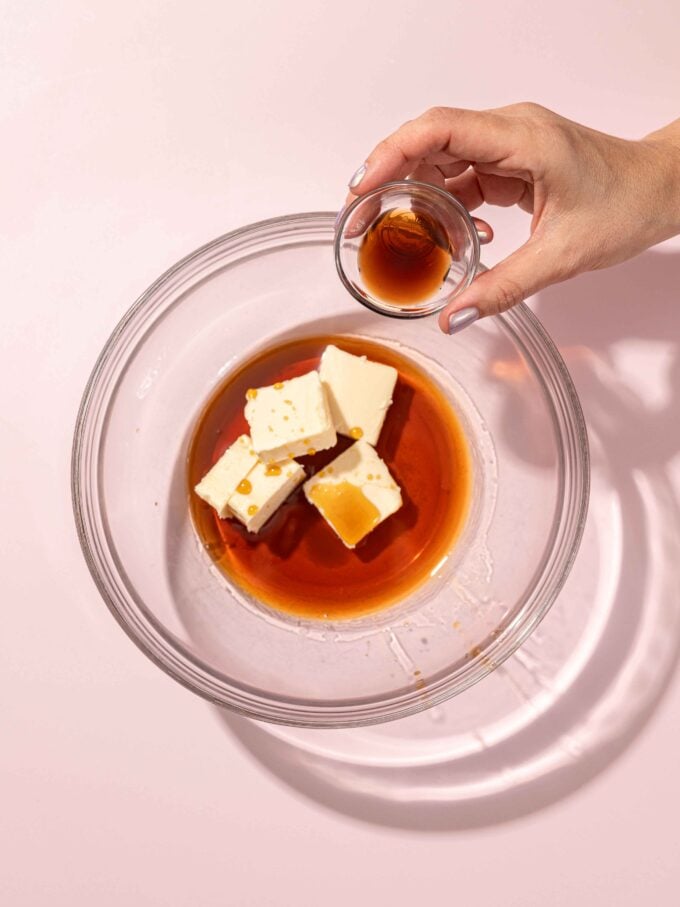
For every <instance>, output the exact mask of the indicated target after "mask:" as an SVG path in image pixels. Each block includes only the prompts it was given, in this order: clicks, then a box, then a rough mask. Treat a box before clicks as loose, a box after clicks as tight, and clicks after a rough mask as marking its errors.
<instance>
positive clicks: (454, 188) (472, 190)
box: [445, 169, 484, 211]
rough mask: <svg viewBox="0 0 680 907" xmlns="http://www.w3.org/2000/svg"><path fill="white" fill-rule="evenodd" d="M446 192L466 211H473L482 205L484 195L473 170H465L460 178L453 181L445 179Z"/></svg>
mask: <svg viewBox="0 0 680 907" xmlns="http://www.w3.org/2000/svg"><path fill="white" fill-rule="evenodd" d="M445 188H446V191H447V192H450V193H451V195H453V196H455V198H457V199H458V201H459V202H460V203H461V205H464V206H465V207H466V208H467V209H468V211H474V210H475V208H479V206H480V205H483V204H484V193H483V192H482V187H481V186H480V185H479V180H478V179H477V174H476V173H475V171H474V170H472V169H470V170H466V171H465V173H462V174H461V175H460V176H457V177H455V178H454V179H447V181H446V186H445Z"/></svg>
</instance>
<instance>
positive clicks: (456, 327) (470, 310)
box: [449, 306, 480, 334]
mask: <svg viewBox="0 0 680 907" xmlns="http://www.w3.org/2000/svg"><path fill="white" fill-rule="evenodd" d="M479 314H480V313H479V309H477V308H475V307H474V306H468V307H467V308H466V309H459V310H458V311H457V312H454V313H453V315H452V316H451V317H450V318H449V334H458V333H460V331H462V330H464V329H465V328H467V327H469V326H470V325H471V324H474V323H475V321H477V319H478V318H479Z"/></svg>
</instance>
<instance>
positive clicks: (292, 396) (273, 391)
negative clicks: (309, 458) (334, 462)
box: [245, 372, 337, 463]
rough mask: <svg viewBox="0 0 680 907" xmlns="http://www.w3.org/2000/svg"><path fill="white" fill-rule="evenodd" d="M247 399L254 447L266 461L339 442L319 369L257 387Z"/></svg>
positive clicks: (303, 454)
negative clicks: (287, 379) (267, 385)
mask: <svg viewBox="0 0 680 907" xmlns="http://www.w3.org/2000/svg"><path fill="white" fill-rule="evenodd" d="M246 398H247V401H248V402H247V403H246V408H245V416H246V419H247V420H248V425H249V426H250V434H251V437H252V439H253V447H254V448H255V450H256V451H257V453H258V455H259V457H260V458H261V459H262V460H264V461H265V463H276V462H278V461H279V460H284V459H286V457H288V458H291V459H292V458H293V457H303V456H305V455H307V454H310V455H311V454H314V453H316V451H318V450H326V449H327V448H329V447H333V446H334V445H335V444H336V443H337V436H336V434H335V429H334V428H333V420H332V419H331V414H330V410H329V408H328V401H327V400H326V393H325V391H324V389H323V385H322V384H321V380H320V378H319V373H318V372H307V374H306V375H300V377H299V378H291V379H290V380H289V381H280V382H279V383H278V384H273V385H270V386H269V387H258V388H254V389H252V390H249V391H248V393H247V394H246Z"/></svg>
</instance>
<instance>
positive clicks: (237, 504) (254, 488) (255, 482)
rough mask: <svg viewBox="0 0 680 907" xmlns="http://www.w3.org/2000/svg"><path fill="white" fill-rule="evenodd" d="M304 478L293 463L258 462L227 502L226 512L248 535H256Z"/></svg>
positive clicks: (303, 472)
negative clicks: (234, 518)
mask: <svg viewBox="0 0 680 907" xmlns="http://www.w3.org/2000/svg"><path fill="white" fill-rule="evenodd" d="M304 477H305V471H304V469H303V468H302V466H300V464H299V463H296V462H295V461H294V460H285V461H283V462H282V463H270V464H266V463H263V462H262V461H261V460H258V461H257V463H256V464H255V466H254V467H253V468H252V469H251V470H250V472H249V473H248V475H247V476H246V478H245V480H244V481H242V482H241V483H239V486H238V487H237V489H236V491H235V492H234V493H233V494H232V496H231V498H230V499H229V510H230V512H231V514H233V516H235V517H236V518H237V519H239V520H240V521H241V522H242V523H243V525H244V526H245V527H246V529H247V530H248V532H259V531H260V529H261V528H262V527H263V526H264V524H265V523H266V522H267V520H268V519H269V518H270V517H271V516H272V515H273V514H274V513H275V511H277V510H278V509H279V507H280V506H281V504H283V502H284V501H285V500H286V498H287V497H288V495H289V494H290V493H291V492H292V491H294V489H295V488H297V486H298V485H299V484H300V482H302V480H303V479H304Z"/></svg>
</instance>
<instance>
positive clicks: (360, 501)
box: [309, 482, 380, 546]
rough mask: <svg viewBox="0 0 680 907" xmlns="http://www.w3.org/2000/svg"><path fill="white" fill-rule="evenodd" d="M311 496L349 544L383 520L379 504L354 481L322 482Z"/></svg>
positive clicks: (311, 492) (310, 492)
mask: <svg viewBox="0 0 680 907" xmlns="http://www.w3.org/2000/svg"><path fill="white" fill-rule="evenodd" d="M309 497H310V500H311V501H312V503H313V504H315V505H316V507H318V508H319V510H320V511H321V513H322V514H323V515H324V517H325V518H326V519H327V520H328V522H329V523H330V524H331V526H332V527H333V529H335V531H336V532H337V534H338V535H339V536H340V538H341V539H342V540H343V542H345V543H346V544H347V545H350V546H354V545H356V544H357V542H360V541H361V539H362V538H363V537H364V536H365V535H368V533H369V532H370V531H371V530H372V529H374V528H375V527H376V526H377V525H378V523H379V522H380V511H379V510H378V508H377V507H376V506H375V504H374V503H373V502H372V501H369V499H368V498H367V497H366V495H365V494H364V493H363V491H362V490H361V489H360V488H358V487H357V486H356V485H353V484H352V483H351V482H319V483H318V484H317V485H313V486H312V488H311V489H310V491H309Z"/></svg>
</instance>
